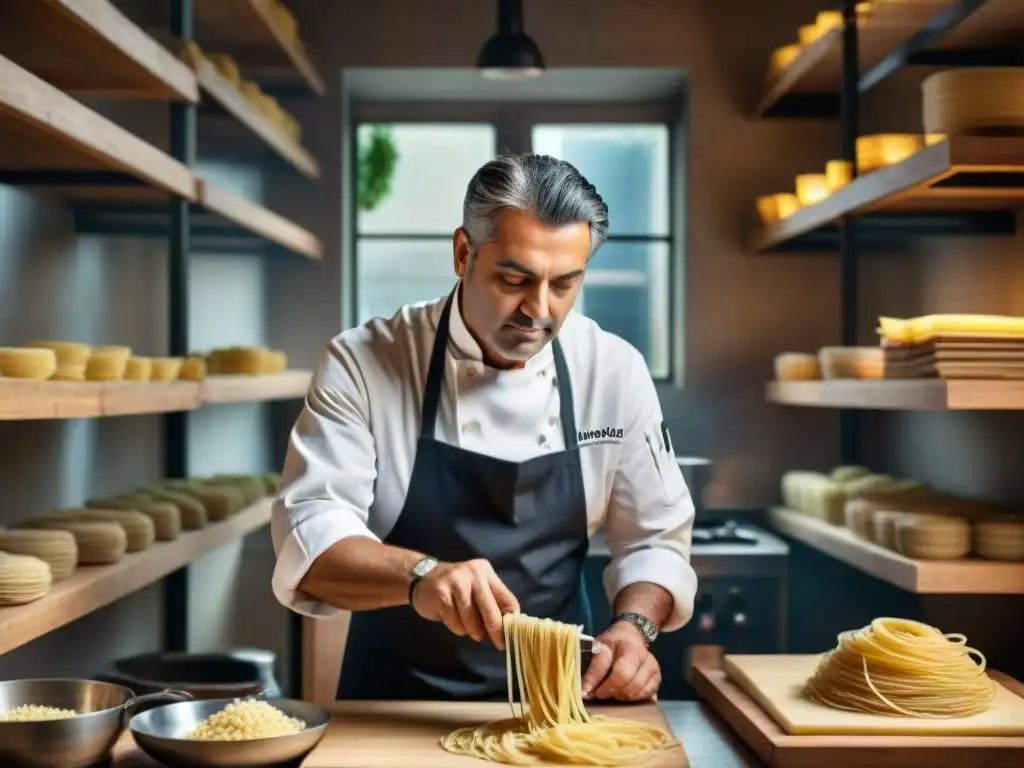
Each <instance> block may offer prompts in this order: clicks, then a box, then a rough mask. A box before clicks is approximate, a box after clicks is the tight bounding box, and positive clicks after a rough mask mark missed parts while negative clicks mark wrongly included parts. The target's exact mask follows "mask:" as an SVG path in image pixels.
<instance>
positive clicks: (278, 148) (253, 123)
mask: <svg viewBox="0 0 1024 768" xmlns="http://www.w3.org/2000/svg"><path fill="white" fill-rule="evenodd" d="M196 75H197V77H198V78H199V84H200V85H201V86H202V88H203V90H204V91H205V92H206V93H207V94H209V95H210V96H211V97H212V98H213V100H214V101H216V102H217V103H218V104H219V105H220V106H221V107H223V108H224V109H225V110H226V111H227V112H228V113H230V114H231V115H232V116H233V117H234V118H235V119H236V120H238V121H239V122H240V123H241V124H242V125H244V126H245V127H246V128H248V129H249V130H250V131H252V133H253V134H255V135H256V136H257V137H259V138H260V139H261V140H262V141H263V142H265V143H266V144H267V145H268V146H269V147H270V148H271V149H273V150H274V151H275V152H277V153H278V154H279V155H280V156H281V157H283V158H284V159H285V160H287V161H288V162H289V163H291V164H292V165H293V166H295V167H296V168H297V169H298V170H299V171H301V172H302V173H304V174H305V175H306V176H308V177H310V178H312V179H318V178H320V167H319V166H318V165H317V162H316V160H314V159H313V156H312V155H310V154H309V152H307V151H306V149H305V148H304V147H303V146H302V145H301V144H299V143H298V142H296V141H294V140H292V139H291V137H289V136H288V135H287V134H285V133H284V132H283V131H282V130H281V129H279V128H277V127H276V126H274V125H272V124H271V123H270V121H269V120H268V119H267V118H266V116H264V115H263V113H261V112H260V111H259V110H258V109H256V107H254V106H253V105H252V104H251V103H249V101H248V100H247V99H246V98H245V97H244V96H242V94H241V93H239V92H238V91H237V90H235V88H234V87H233V86H232V85H231V83H229V82H228V81H227V80H225V79H224V78H223V77H221V75H220V73H219V72H217V69H216V67H214V66H213V65H212V64H211V63H210V62H208V61H202V62H200V63H199V65H198V66H197V67H196Z"/></svg>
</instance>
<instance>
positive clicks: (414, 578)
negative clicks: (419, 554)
mask: <svg viewBox="0 0 1024 768" xmlns="http://www.w3.org/2000/svg"><path fill="white" fill-rule="evenodd" d="M436 567H437V560H435V559H434V558H432V557H424V558H423V559H422V560H420V561H419V562H418V563H416V565H414V566H413V567H412V570H411V571H409V576H410V577H411V580H410V581H409V605H412V593H413V592H414V591H415V589H416V585H417V584H419V583H420V579H422V578H423V577H424V576H426V575H427V574H428V573H430V572H431V571H432V570H434V568H436Z"/></svg>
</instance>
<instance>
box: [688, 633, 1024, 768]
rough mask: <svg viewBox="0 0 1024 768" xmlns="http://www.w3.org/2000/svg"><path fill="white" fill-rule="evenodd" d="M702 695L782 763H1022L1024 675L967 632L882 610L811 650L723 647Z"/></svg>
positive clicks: (764, 754) (957, 766) (763, 753)
mask: <svg viewBox="0 0 1024 768" xmlns="http://www.w3.org/2000/svg"><path fill="white" fill-rule="evenodd" d="M694 685H695V687H696V689H697V693H698V695H699V696H700V697H701V698H702V699H704V700H705V701H706V702H707V703H708V704H709V705H710V706H711V707H712V708H714V709H715V710H716V711H717V712H718V713H719V714H720V715H721V716H722V717H723V718H724V719H725V720H726V721H727V722H728V723H729V724H730V725H731V726H732V727H733V728H734V729H735V730H736V732H737V734H738V735H739V736H740V737H741V738H742V739H743V740H744V741H745V742H747V744H748V745H749V746H750V747H751V748H752V749H753V750H754V751H755V752H756V753H757V754H758V756H759V757H761V758H762V759H763V760H765V762H766V763H768V764H769V765H771V766H774V767H775V768H798V767H799V768H803V767H804V766H806V767H807V768H811V766H823V765H828V766H830V768H845V767H846V766H851V768H853V767H854V766H857V768H863V766H865V765H870V766H872V768H910V767H911V766H914V767H915V768H917V767H920V766H932V765H935V766H939V765H941V766H942V768H978V766H981V765H984V766H986V768H995V767H996V766H999V768H1002V766H1007V767H1009V766H1015V765H1024V685H1021V683H1019V682H1017V681H1015V680H1013V679H1012V678H1009V677H1008V676H1005V675H1001V674H999V673H998V672H994V671H992V670H989V669H987V665H986V662H985V658H984V656H983V655H982V654H981V653H980V652H979V651H977V650H976V649H974V648H971V647H969V646H968V645H967V639H966V638H965V637H964V636H963V635H945V634H943V633H941V632H940V631H939V630H938V629H936V628H934V627H929V626H927V625H925V624H921V623H919V622H913V621H908V620H905V619H887V618H883V619H876V620H875V621H873V622H872V623H871V624H870V625H868V626H866V627H863V628H861V629H857V630H851V631H848V632H843V633H842V634H840V636H839V639H838V642H837V645H836V647H835V648H833V649H831V650H829V651H827V652H825V653H821V654H808V655H732V656H729V655H727V656H726V657H725V659H724V662H723V665H722V667H721V668H716V669H712V668H708V667H699V668H696V669H695V670H694Z"/></svg>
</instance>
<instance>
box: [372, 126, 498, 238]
mask: <svg viewBox="0 0 1024 768" xmlns="http://www.w3.org/2000/svg"><path fill="white" fill-rule="evenodd" d="M375 128H384V129H386V130H387V131H389V133H390V136H391V139H392V141H393V143H394V148H395V151H396V152H397V155H398V160H397V165H396V168H395V173H394V177H393V178H392V181H391V189H390V192H389V193H388V194H387V196H386V197H385V198H384V199H383V200H382V201H381V203H380V205H379V206H378V207H377V208H375V209H374V210H372V211H363V210H359V211H358V220H357V226H358V231H359V232H360V233H371V234H382V235H387V234H430V235H433V234H449V235H450V234H451V233H452V232H453V231H455V229H456V227H458V226H459V225H460V224H461V223H462V198H463V196H464V195H465V194H466V185H467V184H468V183H469V180H470V179H471V178H472V177H473V174H474V173H476V171H477V169H478V168H479V167H480V166H481V165H483V164H484V163H486V162H487V161H488V160H490V159H491V158H493V157H494V155H495V145H496V142H497V137H496V131H495V128H494V126H493V125H487V124H465V123H459V124H453V125H451V124H450V125H439V124H422V123H416V124H398V125H389V126H378V125H371V124H362V125H360V126H359V130H358V136H359V146H360V147H361V148H362V147H364V146H367V145H368V142H369V139H370V137H371V135H372V134H373V132H374V129H375Z"/></svg>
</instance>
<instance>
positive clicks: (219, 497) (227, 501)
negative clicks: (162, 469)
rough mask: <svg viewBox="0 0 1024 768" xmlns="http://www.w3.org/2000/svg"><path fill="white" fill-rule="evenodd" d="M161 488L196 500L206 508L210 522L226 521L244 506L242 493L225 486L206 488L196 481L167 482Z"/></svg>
mask: <svg viewBox="0 0 1024 768" xmlns="http://www.w3.org/2000/svg"><path fill="white" fill-rule="evenodd" d="M161 487H162V488H166V489H168V490H171V491H174V492H176V493H181V494H184V495H186V496H190V497H192V498H193V499H197V500H198V501H200V502H201V503H202V505H203V506H204V507H205V508H206V516H207V518H208V519H209V520H210V522H214V523H216V522H220V521H221V520H226V519H227V518H228V517H230V516H231V515H233V514H235V512H237V511H238V510H240V509H241V508H242V507H244V506H245V499H244V498H243V496H242V492H241V491H240V490H238V489H237V488H229V487H227V486H223V487H221V486H212V485H211V486H207V485H203V483H202V482H201V481H197V480H167V481H165V482H164V483H163V484H162V485H161Z"/></svg>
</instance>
